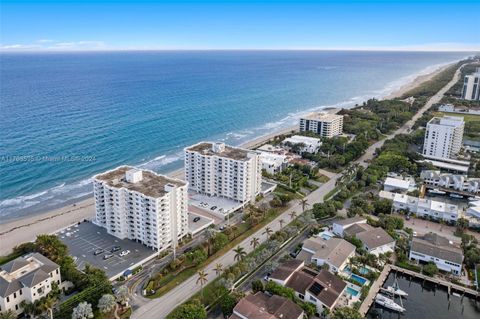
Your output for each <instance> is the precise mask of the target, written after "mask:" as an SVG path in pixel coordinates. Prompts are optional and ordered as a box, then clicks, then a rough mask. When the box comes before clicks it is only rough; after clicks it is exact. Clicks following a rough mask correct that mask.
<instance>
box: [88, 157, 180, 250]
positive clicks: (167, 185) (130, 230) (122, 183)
mask: <svg viewBox="0 0 480 319" xmlns="http://www.w3.org/2000/svg"><path fill="white" fill-rule="evenodd" d="M93 189H94V195H95V209H96V216H95V223H96V224H97V225H99V226H101V227H104V228H106V229H107V231H108V233H110V234H112V235H114V236H116V237H118V238H122V239H124V238H128V239H130V240H135V241H137V242H140V243H142V244H144V245H146V246H148V247H151V248H153V249H156V250H158V251H162V250H164V249H166V248H168V247H170V246H172V244H173V245H174V246H176V245H177V242H178V240H180V239H182V238H183V237H184V236H185V235H187V233H188V202H187V189H188V184H187V183H186V182H184V181H181V180H177V179H173V178H169V177H167V176H164V175H159V174H156V173H154V172H152V171H148V170H139V169H135V168H133V167H129V166H121V167H118V168H116V169H114V170H111V171H108V172H105V173H102V174H98V175H96V176H94V177H93Z"/></svg>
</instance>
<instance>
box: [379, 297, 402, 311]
mask: <svg viewBox="0 0 480 319" xmlns="http://www.w3.org/2000/svg"><path fill="white" fill-rule="evenodd" d="M375 302H376V303H377V304H379V305H380V306H384V307H385V308H388V309H390V310H393V311H397V312H404V311H405V308H403V307H402V306H400V305H399V304H397V303H396V302H395V301H393V300H392V299H390V298H387V297H385V296H384V295H381V294H377V296H376V297H375Z"/></svg>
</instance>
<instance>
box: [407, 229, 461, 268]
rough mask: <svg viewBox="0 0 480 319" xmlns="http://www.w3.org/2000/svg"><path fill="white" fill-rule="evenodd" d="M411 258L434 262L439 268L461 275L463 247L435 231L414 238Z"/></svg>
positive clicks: (418, 260) (423, 261) (421, 261)
mask: <svg viewBox="0 0 480 319" xmlns="http://www.w3.org/2000/svg"><path fill="white" fill-rule="evenodd" d="M409 259H410V260H416V261H417V262H420V263H429V262H433V263H434V264H435V265H437V267H438V269H440V270H442V271H446V272H449V273H452V274H454V275H460V274H461V272H462V263H463V252H462V249H461V248H460V247H457V246H455V245H453V244H452V243H451V242H450V241H449V240H448V239H447V238H445V237H442V236H439V235H437V234H434V233H428V234H426V235H425V236H423V237H419V238H413V239H412V244H411V246H410V253H409Z"/></svg>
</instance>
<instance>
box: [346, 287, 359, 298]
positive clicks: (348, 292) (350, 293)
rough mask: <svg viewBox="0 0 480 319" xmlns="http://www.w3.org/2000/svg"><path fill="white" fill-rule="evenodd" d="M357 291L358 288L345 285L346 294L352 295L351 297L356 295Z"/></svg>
mask: <svg viewBox="0 0 480 319" xmlns="http://www.w3.org/2000/svg"><path fill="white" fill-rule="evenodd" d="M358 293H359V291H358V290H355V289H353V288H352V287H347V294H349V295H352V296H353V297H356V296H357V295H358Z"/></svg>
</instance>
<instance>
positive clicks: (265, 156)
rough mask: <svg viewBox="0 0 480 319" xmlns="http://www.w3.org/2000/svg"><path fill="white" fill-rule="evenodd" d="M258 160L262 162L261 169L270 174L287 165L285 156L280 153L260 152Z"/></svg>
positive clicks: (281, 169) (279, 170)
mask: <svg viewBox="0 0 480 319" xmlns="http://www.w3.org/2000/svg"><path fill="white" fill-rule="evenodd" d="M260 162H261V163H262V169H263V170H265V172H267V173H268V174H271V175H274V174H276V173H279V172H281V171H283V170H284V169H285V168H287V167H288V158H287V156H286V155H281V154H275V153H269V152H261V153H260Z"/></svg>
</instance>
